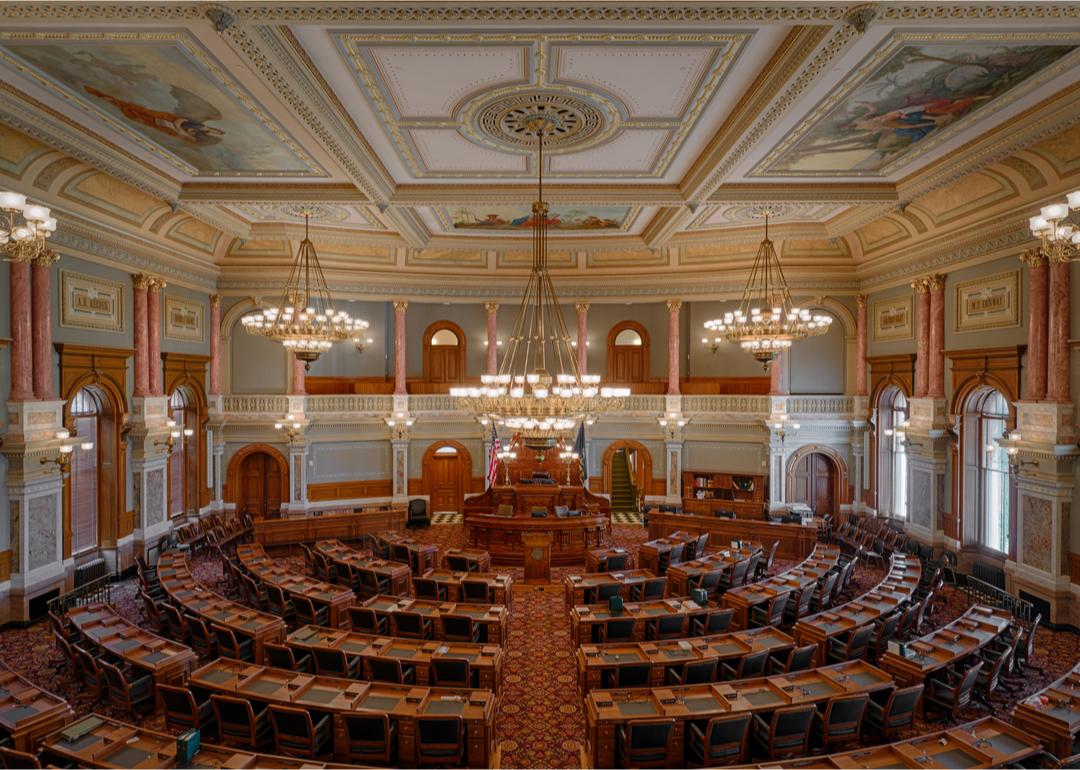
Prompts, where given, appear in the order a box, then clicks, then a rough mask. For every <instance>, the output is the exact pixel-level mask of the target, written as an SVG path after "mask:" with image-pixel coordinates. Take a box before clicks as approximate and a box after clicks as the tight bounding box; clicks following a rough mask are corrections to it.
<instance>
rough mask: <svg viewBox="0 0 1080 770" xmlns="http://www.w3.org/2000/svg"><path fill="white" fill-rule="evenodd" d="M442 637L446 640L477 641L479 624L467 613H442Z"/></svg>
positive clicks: (478, 639) (478, 638)
mask: <svg viewBox="0 0 1080 770" xmlns="http://www.w3.org/2000/svg"><path fill="white" fill-rule="evenodd" d="M442 625H443V639H445V640H446V641H448V642H479V641H480V625H479V624H478V623H477V622H476V621H474V620H473V619H472V618H470V617H469V616H468V615H443V616H442Z"/></svg>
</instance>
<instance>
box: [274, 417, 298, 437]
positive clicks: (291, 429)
mask: <svg viewBox="0 0 1080 770" xmlns="http://www.w3.org/2000/svg"><path fill="white" fill-rule="evenodd" d="M274 430H282V431H285V435H286V436H288V437H289V442H290V443H291V442H292V441H295V440H296V437H297V436H299V435H301V434H302V433H303V432H304V423H302V422H301V421H300V420H298V419H296V418H295V417H294V416H293V415H291V414H287V415H285V421H284V422H275V423H274Z"/></svg>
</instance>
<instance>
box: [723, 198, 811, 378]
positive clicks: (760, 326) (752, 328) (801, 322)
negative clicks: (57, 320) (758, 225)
mask: <svg viewBox="0 0 1080 770" xmlns="http://www.w3.org/2000/svg"><path fill="white" fill-rule="evenodd" d="M764 215H765V240H763V241H762V242H761V245H760V246H758V251H757V256H756V257H754V266H753V268H752V269H751V270H750V278H749V279H748V280H747V282H746V288H745V289H744V290H743V295H742V301H741V302H740V303H739V306H738V307H737V308H736V309H735V310H733V311H731V312H729V313H724V317H723V318H715V319H713V320H711V321H706V322H705V328H706V329H708V330H709V331H711V332H713V333H714V334H716V343H717V344H718V343H719V340H720V339H721V338H723V339H725V340H727V341H728V342H730V343H732V344H737V345H739V346H740V347H741V348H742V349H743V350H745V351H747V352H748V353H750V354H751V355H752V356H753V357H754V358H756V359H757V360H758V361H760V362H761V363H762V364H763V365H764V366H765V368H766V369H768V368H769V364H770V363H772V361H773V360H775V359H776V356H777V354H779V353H780V352H781V351H784V350H787V349H788V348H790V347H791V343H792V342H794V341H795V340H800V339H803V338H805V337H814V336H817V335H819V334H824V333H825V332H827V331H828V330H829V324H831V323H832V316H828V315H812V314H811V313H810V311H809V310H807V309H806V308H800V307H796V306H795V303H793V302H792V301H791V292H790V291H788V286H787V281H785V280H784V271H783V270H782V269H781V268H780V258H779V257H777V256H776V249H775V248H773V242H772V241H770V240H769V212H768V211H765V212H764ZM714 350H715V347H714Z"/></svg>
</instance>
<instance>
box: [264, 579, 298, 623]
mask: <svg viewBox="0 0 1080 770" xmlns="http://www.w3.org/2000/svg"><path fill="white" fill-rule="evenodd" d="M264 588H265V589H266V611H267V612H269V613H270V614H271V615H277V616H278V617H279V618H281V619H282V620H284V621H285V623H286V625H288V624H292V623H295V622H296V608H295V607H294V606H293V603H292V602H291V601H289V597H288V596H286V595H285V592H284V591H282V590H281V587H280V586H276V585H273V584H272V583H267V584H266V585H265V586H264Z"/></svg>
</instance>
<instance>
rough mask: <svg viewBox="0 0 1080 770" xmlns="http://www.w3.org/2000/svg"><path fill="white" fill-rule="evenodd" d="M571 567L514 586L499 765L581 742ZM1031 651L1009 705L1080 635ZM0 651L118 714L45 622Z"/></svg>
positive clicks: (203, 564)
mask: <svg viewBox="0 0 1080 770" xmlns="http://www.w3.org/2000/svg"><path fill="white" fill-rule="evenodd" d="M613 535H614V539H615V541H616V543H617V544H618V545H621V546H623V547H625V548H627V549H628V550H629V551H630V552H632V553H633V554H634V555H635V557H636V554H637V550H638V547H639V546H640V545H641V543H642V542H644V541H645V539H646V532H645V530H644V529H643V528H641V527H640V526H622V525H616V526H614V527H613ZM416 537H417V538H418V539H422V540H424V541H427V542H432V543H435V544H437V545H439V546H441V547H449V546H455V545H457V546H460V545H463V544H464V542H465V537H464V531H463V529H462V528H461V527H460V526H454V525H440V526H432V527H429V528H427V529H422V530H417V531H416ZM280 558H281V560H282V561H283V562H285V563H287V564H289V566H290V567H293V568H295V567H296V566H297V565H298V564H300V563H301V562H300V561H299V556H298V555H297V554H286V553H282V554H281V555H280ZM775 566H776V569H778V570H782V569H784V568H786V567H787V566H788V565H787V564H785V563H781V562H780V561H779V560H778V561H777V564H776V565H775ZM193 568H194V570H195V573H196V575H197V577H198V578H199V579H200V580H201V581H202V582H204V583H205V584H207V585H209V586H211V587H215V586H217V585H219V584H220V583H221V582H222V572H221V567H220V565H219V564H217V563H215V562H214V560H213V559H212V558H210V557H207V556H199V557H197V558H196V559H195V560H194V562H193ZM509 571H510V572H512V573H515V575H516V577H517V578H519V579H520V578H521V577H522V570H521V569H520V568H510V569H509ZM576 571H579V570H576V569H573V568H559V569H554V570H553V573H554V575H553V577H554V581H553V582H554V584H555V585H554V587H553V588H552V589H548V590H541V589H534V588H533V587H527V586H524V585H521V584H519V586H518V587H517V589H516V590H515V594H514V609H513V612H512V614H511V616H510V631H509V643H508V650H507V661H506V665H505V667H504V679H503V686H502V694H501V697H500V700H499V707H498V712H497V716H496V727H495V732H496V739H497V741H498V744H499V747H500V749H501V752H502V763H503V766H504V767H578V766H579V749H580V748H581V747H582V746H583V745H584V728H585V725H584V716H583V712H582V702H581V699H580V698H579V697H578V694H577V687H576V670H575V663H574V656H573V650H572V649H571V647H570V623H569V617H568V615H567V612H566V608H565V606H564V602H563V593H562V588H561V581H562V578H563V576H564V575H566V574H569V573H571V572H576ZM880 579H881V572H880V571H878V570H871V569H860V570H858V571H857V572H856V575H855V580H856V581H857V583H858V586H859V591H860V592H861V591H862V590H865V589H867V588H869V587H871V586H873V585H874V584H875V583H877V582H878V581H879V580H880ZM946 594H947V601H946V602H945V603H944V606H943V607H942V609H941V610H940V611H939V613H938V614H937V616H935V617H934V618H933V623H934V625H942V624H944V623H947V622H949V621H950V620H952V619H953V618H954V617H957V616H958V615H960V614H962V613H963V612H964V610H965V609H966V608H967V599H966V596H965V595H964V593H963V592H962V591H959V590H956V589H952V588H947V589H946ZM112 601H113V603H114V604H115V605H116V607H117V609H118V610H119V611H120V612H121V613H123V614H124V615H125V616H126V617H128V618H130V619H132V620H134V621H136V622H139V623H141V624H145V621H146V619H145V617H144V613H143V609H142V606H141V604H140V603H139V602H138V601H137V596H136V593H135V588H134V584H133V582H132V581H126V582H124V583H121V584H118V585H116V586H114V587H113V593H112ZM1036 647H1037V650H1036V655H1035V660H1034V663H1035V664H1036V665H1039V666H1043V667H1045V672H1044V673H1043V674H1038V673H1036V672H1034V671H1032V672H1031V674H1030V675H1029V676H1028V677H1027V678H1026V681H1025V682H1024V686H1023V688H1022V689H1021V690H1020V691H1019V692H1018V693H1017V695H1016V697H1015V698H1014V699H1013V700H1012V703H1015V702H1016V700H1019V699H1020V698H1022V697H1024V696H1026V695H1027V694H1029V693H1031V692H1033V691H1035V690H1038V689H1041V688H1042V687H1045V686H1046V684H1047V683H1049V682H1050V681H1052V680H1054V679H1056V678H1058V677H1059V676H1061V675H1062V674H1063V673H1064V672H1065V671H1066V670H1068V669H1069V668H1070V667H1071V666H1072V665H1074V664H1075V663H1076V661H1077V660H1078V659H1080V635H1077V634H1073V633H1069V632H1055V631H1050V630H1042V631H1040V633H1039V636H1038V639H1037V643H1036ZM0 652H2V654H3V656H4V660H5V662H6V663H7V664H8V665H9V666H11V667H12V668H13V669H14V670H16V671H17V672H19V673H20V674H22V675H23V676H26V677H27V678H29V679H31V680H32V681H34V682H36V683H38V684H39V685H41V686H42V687H45V688H46V689H49V690H51V691H53V692H55V693H57V694H58V695H60V696H62V697H64V698H66V699H68V700H69V702H71V703H72V704H74V706H75V709H76V711H77V712H78V713H80V714H82V713H86V712H88V711H89V710H90V709H91V708H94V709H97V710H99V711H103V712H105V713H107V714H111V715H113V716H116V717H118V718H123V715H122V714H119V713H115V712H113V711H112V709H110V708H109V707H108V706H107V705H105V702H104V701H102V702H100V703H98V704H96V705H95V704H93V703H91V702H90V700H89V698H88V697H87V695H86V693H84V692H82V691H81V690H80V688H79V686H78V685H76V684H75V683H74V682H73V680H72V679H71V677H70V676H69V675H68V674H67V672H66V671H65V670H64V669H63V666H62V659H61V656H60V654H59V652H57V651H56V650H55V648H54V646H53V643H52V637H51V633H50V630H49V626H48V624H47V623H38V624H35V625H34V626H31V627H29V628H25V629H22V628H9V629H7V630H5V631H2V632H0ZM1010 710H1011V703H1010V704H1008V705H1007V706H1004V707H1002V708H999V712H1004V713H1007V712H1008V711H1010ZM987 713H988V712H987V710H986V709H985V708H983V707H981V706H973V707H971V708H969V709H968V710H967V711H966V712H965V713H964V718H965V721H966V720H967V719H974V718H977V717H980V716H985V715H986V714H987ZM144 722H145V723H146V724H147V725H148V726H152V727H155V728H157V729H160V728H161V719H160V718H159V717H157V718H150V719H146V720H144ZM930 729H940V725H932V726H927V725H925V724H921V723H920V724H917V725H916V726H915V727H914V728H913V729H912V730H910V731H908V734H907V735H905V736H904V737H911V736H914V735H917V734H920V733H922V732H926V731H928V730H930Z"/></svg>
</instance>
